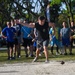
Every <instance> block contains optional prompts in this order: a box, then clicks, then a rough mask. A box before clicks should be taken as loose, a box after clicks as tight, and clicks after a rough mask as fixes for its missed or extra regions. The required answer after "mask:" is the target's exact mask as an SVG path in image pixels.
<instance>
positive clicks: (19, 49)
mask: <svg viewBox="0 0 75 75" xmlns="http://www.w3.org/2000/svg"><path fill="white" fill-rule="evenodd" d="M20 43H21V37H20V36H19V37H18V50H17V53H18V57H20V56H21V45H20Z"/></svg>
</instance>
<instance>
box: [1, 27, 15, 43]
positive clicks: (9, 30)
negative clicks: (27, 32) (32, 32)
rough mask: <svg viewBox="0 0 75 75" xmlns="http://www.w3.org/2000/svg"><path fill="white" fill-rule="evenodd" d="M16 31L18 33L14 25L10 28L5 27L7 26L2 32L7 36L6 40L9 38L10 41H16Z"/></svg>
mask: <svg viewBox="0 0 75 75" xmlns="http://www.w3.org/2000/svg"><path fill="white" fill-rule="evenodd" d="M15 33H16V30H15V29H14V28H13V27H10V28H8V27H5V28H4V29H3V30H2V34H3V35H5V36H6V37H7V38H6V40H7V41H8V42H14V36H15Z"/></svg>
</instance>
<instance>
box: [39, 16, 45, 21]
mask: <svg viewBox="0 0 75 75" xmlns="http://www.w3.org/2000/svg"><path fill="white" fill-rule="evenodd" d="M38 19H39V20H45V19H46V18H45V17H44V16H39V17H38Z"/></svg>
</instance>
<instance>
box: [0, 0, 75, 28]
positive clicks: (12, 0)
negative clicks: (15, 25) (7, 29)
mask: <svg viewBox="0 0 75 75" xmlns="http://www.w3.org/2000/svg"><path fill="white" fill-rule="evenodd" d="M48 4H50V15H51V18H52V19H54V20H55V22H60V21H63V18H61V16H62V15H63V16H62V17H64V14H66V16H67V19H69V20H70V21H72V20H73V21H74V14H75V6H74V4H75V0H0V26H1V27H3V26H4V24H5V22H6V21H7V20H11V19H14V18H28V19H29V20H32V21H35V20H37V17H38V16H39V15H45V13H46V8H47V5H48ZM63 5H65V7H63ZM63 8H65V9H63ZM61 9H62V10H61ZM61 14H62V15H61ZM59 17H60V19H59ZM59 20H60V21H59Z"/></svg>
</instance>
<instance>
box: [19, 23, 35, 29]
mask: <svg viewBox="0 0 75 75" xmlns="http://www.w3.org/2000/svg"><path fill="white" fill-rule="evenodd" d="M20 24H21V25H23V26H27V27H30V28H35V23H20Z"/></svg>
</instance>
